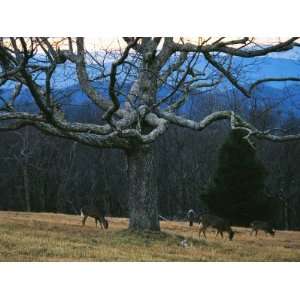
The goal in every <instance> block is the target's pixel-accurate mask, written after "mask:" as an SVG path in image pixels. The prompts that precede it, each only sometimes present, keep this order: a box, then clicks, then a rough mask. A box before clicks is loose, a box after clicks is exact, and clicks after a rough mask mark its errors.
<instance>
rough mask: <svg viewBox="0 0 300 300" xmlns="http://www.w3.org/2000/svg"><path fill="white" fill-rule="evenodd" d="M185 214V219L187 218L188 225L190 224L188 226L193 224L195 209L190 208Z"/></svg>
mask: <svg viewBox="0 0 300 300" xmlns="http://www.w3.org/2000/svg"><path fill="white" fill-rule="evenodd" d="M186 216H187V219H188V221H189V225H190V226H193V224H194V220H195V218H196V213H195V211H194V210H193V209H190V210H189V211H188V212H187V214H186Z"/></svg>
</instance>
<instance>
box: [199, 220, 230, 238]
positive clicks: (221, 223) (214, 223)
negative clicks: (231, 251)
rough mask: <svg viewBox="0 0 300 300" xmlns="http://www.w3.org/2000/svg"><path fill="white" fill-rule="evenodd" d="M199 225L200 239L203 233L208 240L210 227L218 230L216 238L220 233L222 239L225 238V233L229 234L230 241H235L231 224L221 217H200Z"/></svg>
mask: <svg viewBox="0 0 300 300" xmlns="http://www.w3.org/2000/svg"><path fill="white" fill-rule="evenodd" d="M199 223H200V227H199V238H200V235H201V233H203V235H204V237H205V238H206V235H205V232H206V229H207V228H208V227H212V228H215V229H217V234H216V236H218V234H219V233H220V235H221V237H222V238H223V232H224V231H225V232H227V233H228V238H229V240H230V241H231V240H232V239H233V236H234V231H233V230H232V229H231V227H230V224H229V222H228V221H226V220H224V219H222V218H220V217H217V216H213V215H208V214H205V215H202V216H201V217H200V220H199Z"/></svg>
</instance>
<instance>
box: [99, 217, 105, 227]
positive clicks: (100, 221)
mask: <svg viewBox="0 0 300 300" xmlns="http://www.w3.org/2000/svg"><path fill="white" fill-rule="evenodd" d="M99 223H100V226H101V229H104V227H103V220H102V219H99Z"/></svg>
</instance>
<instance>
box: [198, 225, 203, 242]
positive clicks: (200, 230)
mask: <svg viewBox="0 0 300 300" xmlns="http://www.w3.org/2000/svg"><path fill="white" fill-rule="evenodd" d="M201 232H203V225H202V223H200V226H199V239H200V235H201Z"/></svg>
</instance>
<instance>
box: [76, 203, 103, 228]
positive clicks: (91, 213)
mask: <svg viewBox="0 0 300 300" xmlns="http://www.w3.org/2000/svg"><path fill="white" fill-rule="evenodd" d="M80 212H81V216H82V217H83V218H82V226H84V225H85V221H86V219H87V218H88V217H92V218H94V219H95V223H96V227H97V222H98V221H99V223H100V226H101V228H102V229H103V228H105V229H107V228H108V222H107V220H106V219H105V217H104V213H103V212H102V211H101V210H100V209H99V208H98V207H96V206H95V205H93V204H92V205H85V206H83V207H82V208H81V210H80Z"/></svg>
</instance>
